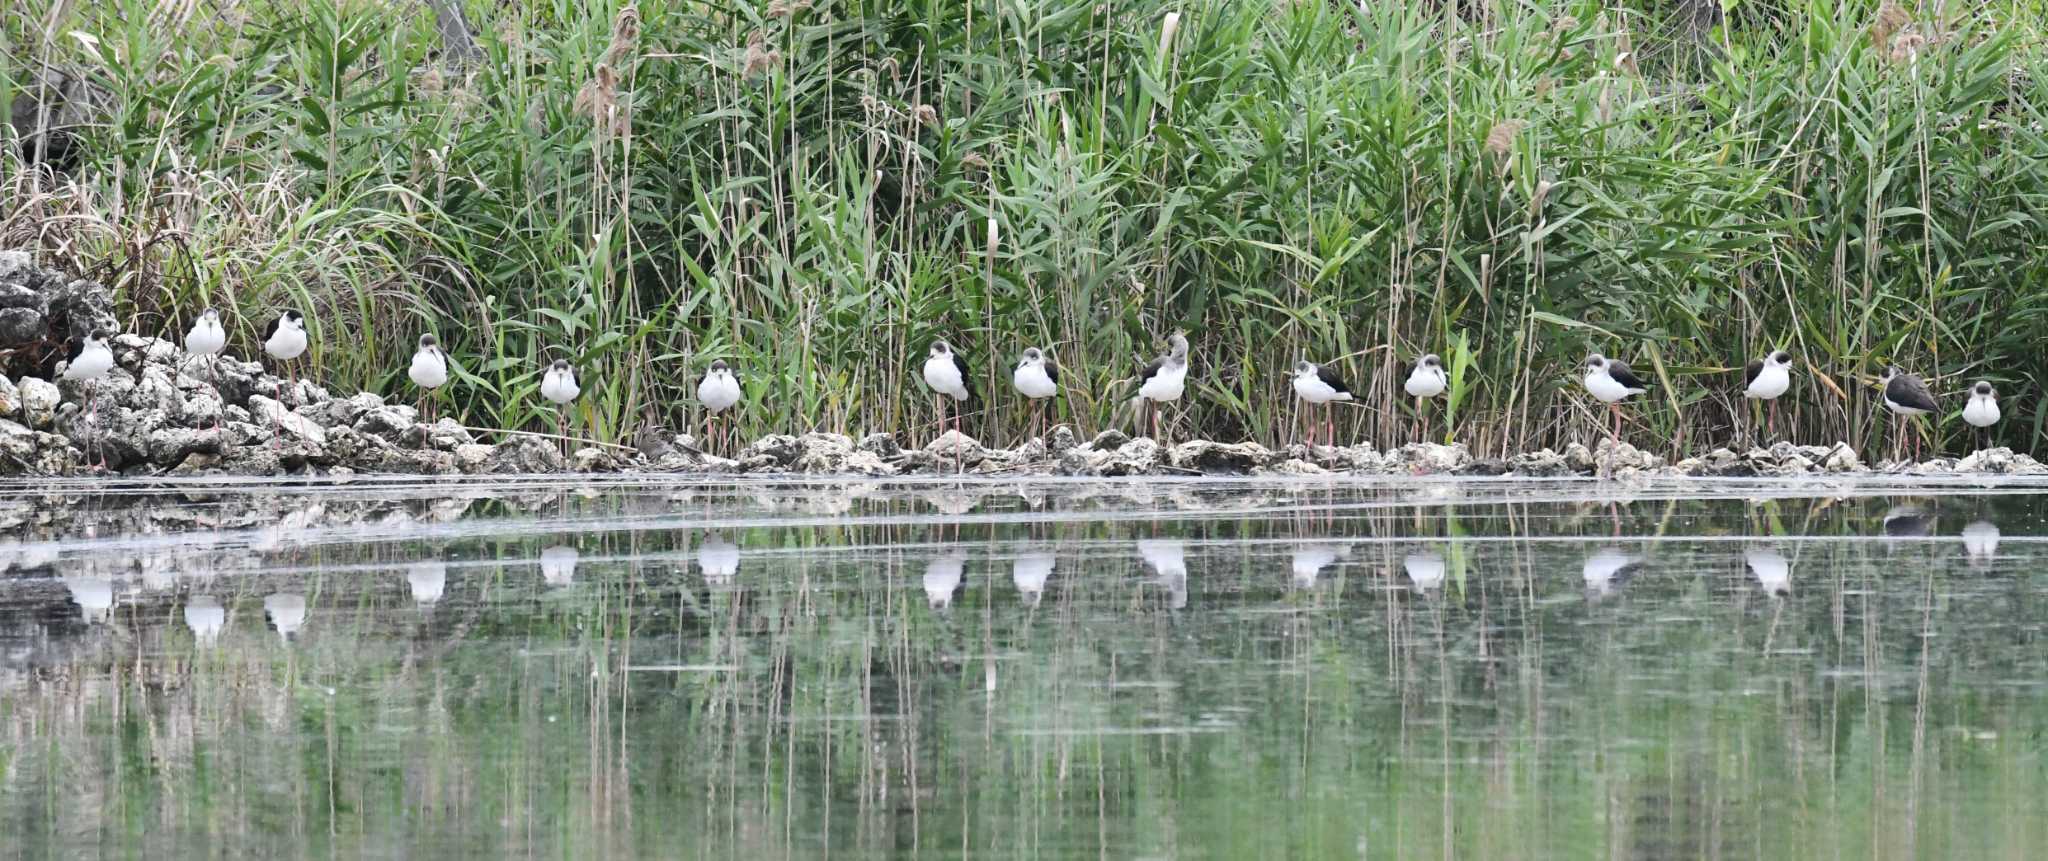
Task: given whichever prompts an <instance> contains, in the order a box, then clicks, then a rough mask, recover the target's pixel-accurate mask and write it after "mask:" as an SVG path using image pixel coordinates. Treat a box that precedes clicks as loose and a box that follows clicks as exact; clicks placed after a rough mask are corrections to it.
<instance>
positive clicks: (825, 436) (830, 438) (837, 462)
mask: <svg viewBox="0 0 2048 861" xmlns="http://www.w3.org/2000/svg"><path fill="white" fill-rule="evenodd" d="M796 445H797V455H796V459H795V461H794V462H792V463H791V464H790V467H791V468H792V469H794V470H795V471H797V472H806V473H836V472H845V471H846V469H845V465H846V461H847V458H849V457H851V456H852V455H853V453H854V447H853V439H852V438H851V437H848V436H845V435H844V434H836V433H807V434H804V435H803V436H801V437H798V438H797V441H796ZM863 454H868V456H869V457H874V455H873V454H872V453H868V452H863ZM877 460H879V458H877Z"/></svg>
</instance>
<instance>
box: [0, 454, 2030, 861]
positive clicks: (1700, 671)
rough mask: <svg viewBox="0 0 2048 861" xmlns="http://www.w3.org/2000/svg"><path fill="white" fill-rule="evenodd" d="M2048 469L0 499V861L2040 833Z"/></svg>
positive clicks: (1108, 851)
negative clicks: (2010, 474)
mask: <svg viewBox="0 0 2048 861" xmlns="http://www.w3.org/2000/svg"><path fill="white" fill-rule="evenodd" d="M2044 517H2048V486H2042V485H2025V484H2012V483H2005V484H1998V485H1990V486H1975V485H1967V486H1966V485H1961V484H1918V485H1903V484H1894V485H1886V484H1881V483H1876V482H1874V481H1864V482H1862V483H1855V484H1822V483H1809V484H1797V485H1782V484H1768V483H1749V482H1722V483H1711V484H1702V483H1697V482H1695V483H1686V484H1656V483H1651V484H1643V485H1637V486H1630V487H1626V488H1619V487H1615V486H1612V485H1602V484H1597V483H1591V482H1535V481H1516V482H1507V481H1497V480H1494V481H1484V480H1481V481H1474V480H1463V481H1452V480H1444V481H1424V480H1409V481H1391V482H1390V481H1378V482H1327V483H1323V482H1318V483H1300V482H1294V483H1264V482H1258V481H1222V480H1205V481H1187V482H1170V481H1169V482H1162V481H1158V480H1151V481H1146V482H1130V483H1117V482H1101V481H1089V482H1060V481H1051V482H1047V481H1033V482H1000V483H999V482H926V483H914V482H891V483H816V482H812V483H790V482H783V483H772V482H750V483H741V484H734V483H731V482H721V483H705V484H676V483H672V482H670V483H653V482H648V481H635V480H630V479H627V480H614V481H604V482H597V483H590V482H564V481H559V480H549V481H532V482H519V481H513V482H506V481H496V482H491V483H466V482H465V483H449V482H417V483H400V482H358V483H355V484H350V485H339V486H335V485H329V486H323V487H305V486H294V485H288V484H261V483H257V484H246V483H237V484H190V485H175V486H172V485H137V484H127V485H117V484H97V485H94V484H78V485H68V486H61V485H60V486H51V485H38V486H35V487H23V486H12V487H5V488H0V526H4V527H5V532H4V536H5V537H0V570H4V573H0V835H4V837H0V857H43V856H48V855H71V854H77V853H81V852H84V853H95V854H119V855H142V854H152V855H154V854H163V853H169V852H176V853H180V854H204V855H212V856H228V857H245V856H253V857H293V856H307V855H323V856H327V855H333V856H372V857H406V856H445V855H466V856H483V857H492V858H498V857H505V856H512V855H518V856H549V857H560V858H584V857H629V856H670V857H707V858H709V857H718V858H725V857H746V858H778V857H816V856H821V855H827V854H830V855H843V856H869V857H874V856H897V855H918V856H930V857H953V856H960V855H1001V856H1033V857H1067V856H1090V857H1115V858H1127V857H1224V858H1255V857H1309V858H1322V857H1331V858H1360V857H1368V858H1413V857H1433V858H1476V857H1513V858H1537V857H1553V858H1590V857H1602V856H1604V857H1637V858H1671V857H1688V858H1690V857H1737V858H1749V857H1774V858H1814V857H1855V858H1998V857H2004V858H2035V857H2040V855H2041V853H2042V847H2044V846H2048V817H2044V816H2043V815H2042V810H2043V807H2042V804H2043V802H2042V799H2044V798H2048V762H2044V745H2048V738H2044V735H2048V636H2044V626H2048V598H2044V587H2048V576H2044V574H2043V573H2042V570H2043V563H2044V562H2048V542H2044V541H2043V537H2044V536H2048V521H2044Z"/></svg>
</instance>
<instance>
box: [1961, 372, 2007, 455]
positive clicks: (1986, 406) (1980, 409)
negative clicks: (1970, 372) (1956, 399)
mask: <svg viewBox="0 0 2048 861" xmlns="http://www.w3.org/2000/svg"><path fill="white" fill-rule="evenodd" d="M1998 418H1999V416H1998V390H1997V389H1994V388H1992V387H1991V384H1990V383H1987V382H1985V381H1983V380H1978V381H1977V384H1976V385H1973V386H1971V387H1970V402H1969V403H1968V404H1965V405H1963V421H1966V422H1969V423H1970V426H1971V427H1973V428H1976V429H1977V437H1978V438H1977V440H1976V443H1977V448H1978V449H1979V450H1982V449H1983V448H1984V443H1986V442H1989V441H1990V437H1991V426H1992V425H1995V424H1998Z"/></svg>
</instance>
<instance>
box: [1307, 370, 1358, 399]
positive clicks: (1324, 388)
mask: <svg viewBox="0 0 2048 861" xmlns="http://www.w3.org/2000/svg"><path fill="white" fill-rule="evenodd" d="M1294 393H1295V394H1297V395H1300V396H1301V399H1302V400H1304V401H1308V402H1309V403H1312V404H1327V403H1329V402H1331V401H1348V400H1351V393H1350V392H1340V391H1337V390H1336V389H1333V388H1331V387H1330V384H1329V383H1325V382H1323V380H1322V378H1321V377H1318V376H1316V375H1315V374H1297V375H1296V376H1295V377H1294Z"/></svg>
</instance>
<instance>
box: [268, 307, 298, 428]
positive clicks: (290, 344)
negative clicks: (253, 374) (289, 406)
mask: <svg viewBox="0 0 2048 861" xmlns="http://www.w3.org/2000/svg"><path fill="white" fill-rule="evenodd" d="M308 343H309V342H308V341H307V338H306V317H305V315H303V314H300V313H299V312H297V311H294V310H292V309H290V308H287V309H285V310H284V311H281V312H279V313H278V315H277V317H276V318H274V319H272V320H271V321H270V325H268V326H265V327H263V352H264V353H266V354H268V355H269V356H270V357H271V358H273V359H276V360H277V362H278V364H279V365H280V366H281V367H284V368H285V369H286V379H287V380H288V381H289V382H288V383H287V386H286V391H291V392H296V391H298V388H299V374H298V369H297V368H296V367H295V366H293V365H292V361H293V360H295V359H297V358H298V357H300V356H303V355H305V354H306V347H307V345H308ZM277 401H278V403H279V404H283V403H284V402H285V392H278V393H277ZM271 430H272V431H273V432H275V431H276V430H277V427H276V426H275V425H274V424H273V425H272V427H271ZM271 442H272V443H273V444H277V443H278V442H279V440H278V438H277V437H276V436H272V438H271Z"/></svg>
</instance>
